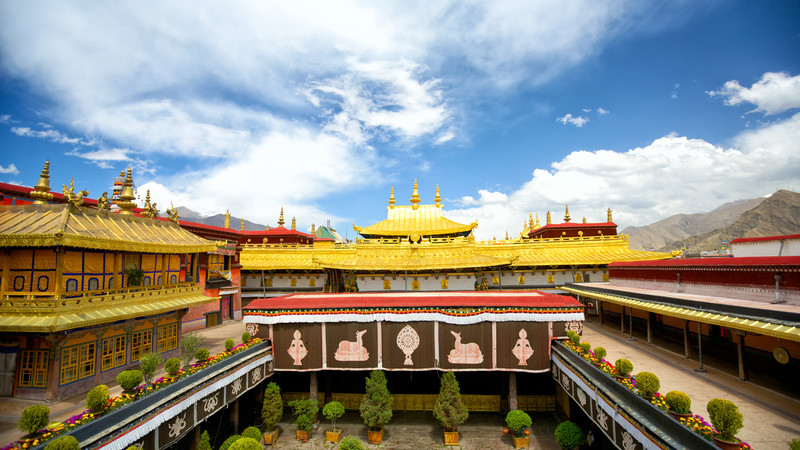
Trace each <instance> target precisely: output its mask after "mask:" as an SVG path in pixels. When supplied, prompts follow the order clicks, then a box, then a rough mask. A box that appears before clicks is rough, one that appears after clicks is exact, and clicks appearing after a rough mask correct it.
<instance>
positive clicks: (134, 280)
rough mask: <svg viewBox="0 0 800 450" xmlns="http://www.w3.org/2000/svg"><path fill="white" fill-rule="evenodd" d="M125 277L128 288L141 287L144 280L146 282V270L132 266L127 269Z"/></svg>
mask: <svg viewBox="0 0 800 450" xmlns="http://www.w3.org/2000/svg"><path fill="white" fill-rule="evenodd" d="M125 277H126V278H125V279H126V281H127V283H126V286H127V287H132V286H141V285H142V280H144V270H142V269H140V268H139V267H136V266H134V265H130V266H128V267H127V268H125Z"/></svg>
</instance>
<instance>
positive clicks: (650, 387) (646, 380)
mask: <svg viewBox="0 0 800 450" xmlns="http://www.w3.org/2000/svg"><path fill="white" fill-rule="evenodd" d="M660 387H661V382H660V381H659V380H658V377H657V376H656V375H655V374H654V373H651V372H639V373H637V374H636V389H638V390H639V393H640V394H641V395H642V397H644V398H651V397H652V396H653V394H655V393H656V392H658V389H659V388H660Z"/></svg>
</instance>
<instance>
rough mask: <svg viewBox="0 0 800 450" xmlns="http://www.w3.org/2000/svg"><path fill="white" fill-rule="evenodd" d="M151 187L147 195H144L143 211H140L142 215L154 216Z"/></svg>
mask: <svg viewBox="0 0 800 450" xmlns="http://www.w3.org/2000/svg"><path fill="white" fill-rule="evenodd" d="M150 208H151V205H150V189H148V190H147V195H145V197H144V206H143V207H142V212H140V213H139V215H140V216H142V217H153V214H151V212H150Z"/></svg>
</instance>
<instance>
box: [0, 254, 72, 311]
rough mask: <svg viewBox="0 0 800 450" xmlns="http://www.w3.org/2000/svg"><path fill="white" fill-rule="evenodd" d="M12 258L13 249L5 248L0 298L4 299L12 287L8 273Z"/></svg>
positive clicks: (0, 279) (0, 281)
mask: <svg viewBox="0 0 800 450" xmlns="http://www.w3.org/2000/svg"><path fill="white" fill-rule="evenodd" d="M10 259H11V251H10V250H4V251H3V276H2V278H0V300H2V299H3V298H4V297H5V295H6V292H5V291H8V290H10V289H8V280H9V279H10V278H9V273H8V263H9V260H10ZM56 292H58V291H56Z"/></svg>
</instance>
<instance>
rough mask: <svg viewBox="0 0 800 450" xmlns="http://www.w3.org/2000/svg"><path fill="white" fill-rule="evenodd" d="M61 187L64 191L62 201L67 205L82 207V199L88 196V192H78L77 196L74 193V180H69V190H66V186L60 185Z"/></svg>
mask: <svg viewBox="0 0 800 450" xmlns="http://www.w3.org/2000/svg"><path fill="white" fill-rule="evenodd" d="M61 186H63V189H64V199H65V200H66V201H67V202H68V203H70V204H71V205H75V206H82V205H83V199H84V197H86V196H87V195H89V191H87V190H82V191H79V192H78V193H77V194H76V193H75V179H74V178H70V180H69V188H67V185H66V184H62V185H61Z"/></svg>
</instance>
